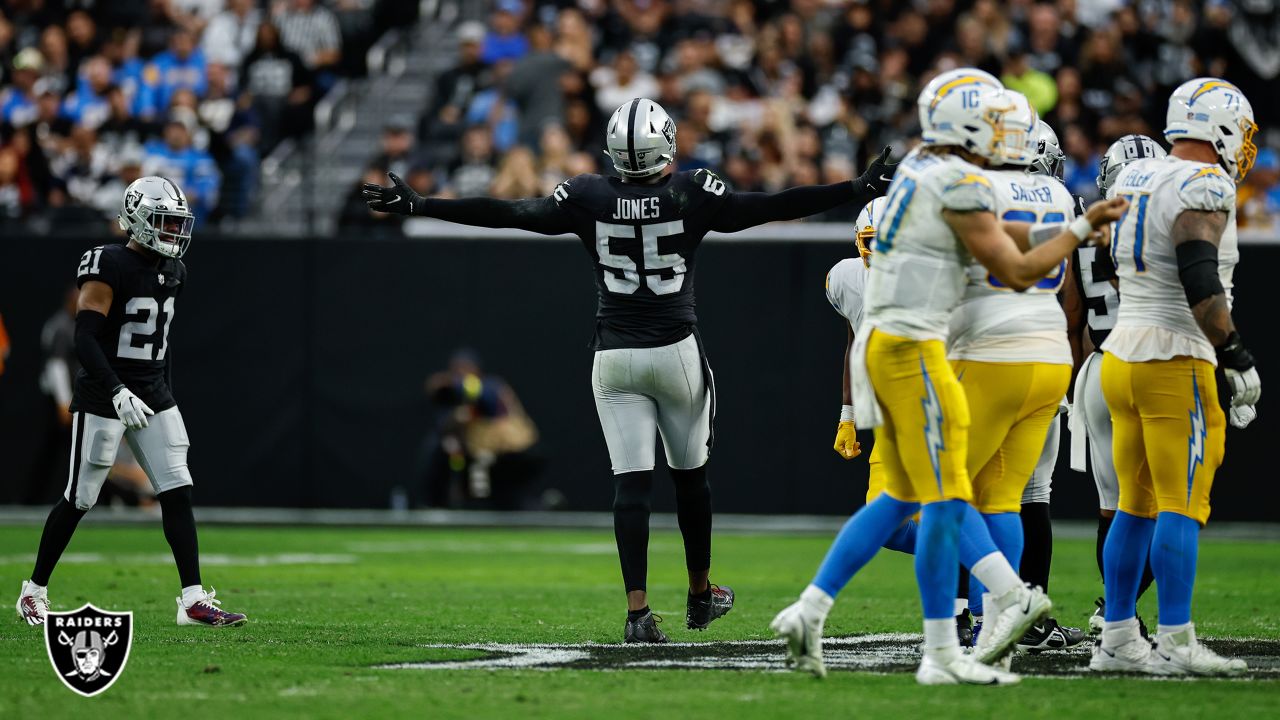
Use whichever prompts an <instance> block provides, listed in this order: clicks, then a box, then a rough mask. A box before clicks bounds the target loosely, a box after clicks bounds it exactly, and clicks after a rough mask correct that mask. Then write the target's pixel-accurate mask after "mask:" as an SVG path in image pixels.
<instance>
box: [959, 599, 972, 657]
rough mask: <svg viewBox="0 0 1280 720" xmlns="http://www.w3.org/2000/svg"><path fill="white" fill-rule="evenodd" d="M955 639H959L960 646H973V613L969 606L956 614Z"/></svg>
mask: <svg viewBox="0 0 1280 720" xmlns="http://www.w3.org/2000/svg"><path fill="white" fill-rule="evenodd" d="M956 639H957V640H959V641H960V647H962V648H970V647H973V615H972V614H971V613H970V612H969V608H965V609H964V610H963V611H962V612H961V613H960V614H959V615H957V616H956Z"/></svg>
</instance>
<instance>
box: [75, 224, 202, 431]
mask: <svg viewBox="0 0 1280 720" xmlns="http://www.w3.org/2000/svg"><path fill="white" fill-rule="evenodd" d="M90 280H96V281H98V282H101V283H105V284H106V285H107V286H108V287H110V288H111V291H112V293H113V296H112V300H111V310H110V311H109V312H108V314H107V322H106V323H105V324H104V325H103V326H102V330H101V332H99V333H98V344H99V345H101V346H102V351H103V352H104V353H106V356H107V360H108V362H110V363H111V369H112V370H114V371H115V373H116V375H117V376H118V377H119V378H120V382H122V383H124V384H125V386H126V387H128V388H129V389H130V390H131V391H133V393H134V394H135V395H137V396H138V397H139V398H140V399H141V400H142V402H144V403H146V404H147V406H148V407H150V408H151V409H152V410H154V411H155V412H161V411H162V410H168V409H169V408H171V407H173V406H174V404H175V402H174V399H173V393H172V392H170V390H169V384H168V382H166V380H165V365H166V364H167V362H168V357H167V356H168V351H169V325H170V324H172V323H173V314H174V309H175V308H174V302H175V299H176V298H177V297H178V293H180V292H181V291H182V287H183V285H184V284H185V283H186V280H187V267H186V266H185V265H183V264H182V261H181V260H177V259H169V258H158V257H157V256H154V255H148V254H143V253H141V252H138V251H136V250H130V249H129V248H128V247H126V246H124V245H103V246H101V247H96V248H93V249H92V250H89V251H88V252H86V253H85V254H84V255H83V256H82V257H81V258H80V269H79V273H78V275H77V277H76V284H77V286H79V287H83V286H84V284H85V283H86V282H89V281H90ZM71 409H72V410H73V411H80V412H88V413H92V414H94V415H101V416H103V417H115V416H116V413H115V409H114V408H113V407H112V405H111V388H109V387H103V385H102V383H100V382H98V381H95V380H93V379H92V378H90V377H89V374H88V373H87V372H85V370H83V369H81V370H80V372H78V373H77V374H76V382H75V392H74V395H73V398H72V401H71Z"/></svg>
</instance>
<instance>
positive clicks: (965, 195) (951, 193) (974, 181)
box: [927, 158, 996, 212]
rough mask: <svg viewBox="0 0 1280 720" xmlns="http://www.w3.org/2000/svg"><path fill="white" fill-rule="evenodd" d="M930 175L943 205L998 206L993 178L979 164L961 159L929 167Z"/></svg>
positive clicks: (961, 207) (960, 207)
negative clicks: (972, 163) (992, 183)
mask: <svg viewBox="0 0 1280 720" xmlns="http://www.w3.org/2000/svg"><path fill="white" fill-rule="evenodd" d="M927 179H928V180H930V181H932V183H934V187H936V188H937V191H938V197H939V198H940V200H941V202H942V207H943V208H945V209H947V210H955V211H957V212H968V211H975V210H987V211H991V210H994V209H995V206H996V202H995V193H994V191H993V190H992V186H991V179H990V178H988V177H987V175H986V174H985V173H984V172H982V170H981V169H980V168H978V167H977V166H976V165H971V164H969V163H967V162H964V161H962V160H959V159H958V158H957V159H956V161H954V162H946V163H945V164H943V165H939V166H937V169H936V170H935V169H934V168H930V171H929V173H928V175H927Z"/></svg>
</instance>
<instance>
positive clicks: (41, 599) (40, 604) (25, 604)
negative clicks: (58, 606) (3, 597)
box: [18, 580, 49, 625]
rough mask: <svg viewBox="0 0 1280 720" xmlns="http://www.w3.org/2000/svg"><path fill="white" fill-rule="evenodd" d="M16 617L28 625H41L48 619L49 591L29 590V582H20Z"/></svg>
mask: <svg viewBox="0 0 1280 720" xmlns="http://www.w3.org/2000/svg"><path fill="white" fill-rule="evenodd" d="M18 615H19V616H21V617H22V619H23V620H26V621H27V624H28V625H43V624H44V621H45V620H47V619H48V617H49V591H48V590H33V589H31V581H30V580H23V581H22V591H21V592H20V593H19V595H18Z"/></svg>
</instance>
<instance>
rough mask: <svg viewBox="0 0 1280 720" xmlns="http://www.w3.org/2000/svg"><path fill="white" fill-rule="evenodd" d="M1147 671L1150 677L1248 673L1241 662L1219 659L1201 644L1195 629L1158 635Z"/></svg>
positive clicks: (1220, 657)
mask: <svg viewBox="0 0 1280 720" xmlns="http://www.w3.org/2000/svg"><path fill="white" fill-rule="evenodd" d="M1150 668H1151V671H1150V672H1151V673H1152V674H1154V675H1240V674H1242V673H1244V672H1247V671H1248V670H1249V666H1248V665H1247V664H1245V661H1244V660H1241V659H1240V658H1228V657H1223V656H1221V655H1219V654H1218V653H1216V652H1214V651H1212V650H1210V649H1209V648H1207V647H1205V646H1204V645H1202V644H1201V643H1200V641H1199V640H1196V629H1195V627H1190V628H1188V629H1186V630H1183V631H1181V632H1176V633H1161V634H1160V635H1159V636H1158V640H1157V641H1156V647H1155V649H1154V650H1152V651H1151V661H1150Z"/></svg>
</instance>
